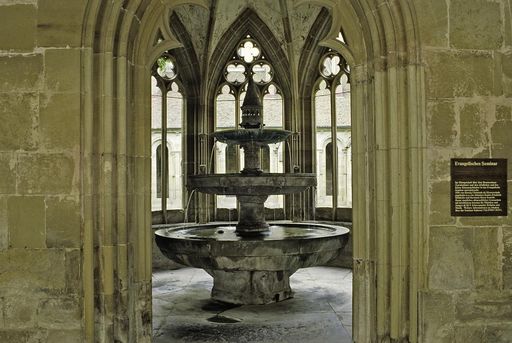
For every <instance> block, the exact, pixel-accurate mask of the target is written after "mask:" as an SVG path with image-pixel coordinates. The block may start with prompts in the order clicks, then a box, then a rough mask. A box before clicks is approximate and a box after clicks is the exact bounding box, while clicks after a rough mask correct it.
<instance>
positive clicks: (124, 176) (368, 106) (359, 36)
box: [81, 0, 426, 342]
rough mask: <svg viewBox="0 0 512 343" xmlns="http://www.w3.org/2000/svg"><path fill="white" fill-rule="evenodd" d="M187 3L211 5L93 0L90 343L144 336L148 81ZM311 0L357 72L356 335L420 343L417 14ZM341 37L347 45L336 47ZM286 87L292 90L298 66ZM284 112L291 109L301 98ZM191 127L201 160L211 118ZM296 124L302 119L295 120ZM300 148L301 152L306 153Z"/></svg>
mask: <svg viewBox="0 0 512 343" xmlns="http://www.w3.org/2000/svg"><path fill="white" fill-rule="evenodd" d="M183 4H195V5H198V6H204V7H206V8H208V6H209V5H210V2H209V1H206V0H204V1H202V0H188V1H187V0H167V1H143V0H134V1H130V2H126V3H125V2H103V1H100V0H90V1H89V2H88V7H87V13H86V17H85V18H84V26H83V27H84V31H83V53H82V65H83V72H82V90H83V102H82V123H81V124H82V125H81V127H82V132H81V134H82V137H83V138H82V145H81V156H82V159H81V164H82V170H83V172H82V173H83V180H84V182H83V184H82V189H81V192H82V195H83V202H82V203H83V209H82V210H83V217H84V224H83V225H84V247H83V249H84V266H83V275H84V277H83V279H84V285H83V287H84V314H85V331H86V333H87V337H88V339H89V340H91V341H92V340H93V338H94V339H95V340H96V341H100V342H112V341H114V339H118V340H121V341H123V340H125V341H127V340H128V339H129V340H132V341H141V342H143V341H149V340H150V337H151V311H150V307H151V305H150V304H151V286H150V280H151V242H152V236H151V231H150V230H149V227H150V225H151V216H150V213H151V211H150V204H151V201H150V190H149V188H148V184H149V180H150V170H151V169H150V161H149V160H150V156H151V147H150V139H149V137H148V135H149V133H150V126H151V123H150V120H149V119H148V116H147V115H146V114H147V113H148V108H149V103H148V100H147V99H149V98H150V94H148V92H149V91H150V87H148V84H147V83H148V82H149V81H148V78H147V75H149V70H150V68H151V65H152V63H153V61H154V60H155V59H156V58H157V57H158V55H159V54H160V53H161V52H162V51H165V50H170V49H173V48H175V47H178V46H180V43H179V42H178V41H177V40H176V39H175V38H174V36H173V34H172V33H171V32H169V30H168V28H169V25H168V22H167V21H168V20H169V15H168V13H169V11H171V10H172V8H173V7H175V6H180V5H183ZM308 4H316V5H319V6H323V7H325V8H327V9H328V10H329V11H330V13H331V15H332V22H331V26H330V28H329V32H328V33H327V35H326V36H325V38H323V39H322V40H321V41H320V42H319V44H321V45H323V46H326V47H329V48H331V49H332V50H333V51H336V52H339V53H340V54H342V55H343V56H344V58H345V59H346V60H347V62H348V63H349V65H350V66H351V75H352V79H351V94H352V95H351V97H352V130H353V131H352V132H353V133H352V141H353V143H352V151H353V168H354V170H355V171H356V172H355V173H353V175H354V177H353V185H354V186H353V208H354V212H353V223H354V236H353V241H354V246H353V250H354V339H355V340H356V341H358V342H372V341H376V340H385V339H389V340H397V341H398V340H401V339H402V340H405V339H408V340H409V341H411V342H416V341H417V340H418V337H419V334H418V313H419V310H418V306H419V305H418V300H417V299H418V292H419V290H420V289H421V288H422V287H423V276H424V272H423V266H424V265H425V263H424V252H423V245H422V244H421V243H422V242H423V239H424V230H425V224H424V220H425V219H424V218H423V215H424V213H425V210H424V209H425V206H426V202H425V195H426V189H425V178H424V177H423V175H424V152H423V151H424V147H425V142H424V139H425V137H424V132H425V123H424V115H423V113H424V100H423V97H422V87H423V83H424V81H423V67H422V66H421V61H420V54H419V51H418V45H417V44H416V43H415V42H416V41H417V40H418V34H417V31H416V22H415V14H414V9H413V7H412V5H411V4H409V3H407V2H395V3H393V4H388V3H384V4H380V5H378V4H374V3H373V2H372V1H369V0H360V1H349V0H343V1H330V0H299V1H296V2H294V6H303V5H308ZM340 29H341V30H342V31H343V33H344V36H345V38H346V42H347V43H348V44H345V43H343V42H340V41H339V40H337V39H336V37H337V36H338V34H339V32H340ZM295 63H298V61H297V62H295ZM290 79H291V82H292V85H291V89H292V90H293V92H295V93H296V94H297V93H298V88H299V80H300V77H299V70H298V68H297V64H294V65H292V67H291V77H290ZM207 86H208V85H207ZM199 96H200V97H202V96H204V94H203V95H199ZM198 103H202V102H201V101H199V102H198ZM202 104H203V106H204V103H202ZM290 106H291V109H292V110H295V109H297V108H299V107H300V104H298V103H292V104H290ZM197 113H198V114H200V113H206V112H205V111H204V110H199V111H197ZM189 119H190V120H193V121H194V122H195V123H196V128H197V131H196V133H197V134H198V135H197V137H198V138H197V139H195V140H193V141H192V144H190V145H189V146H187V149H188V151H190V152H191V153H192V154H197V155H204V154H205V151H206V149H204V148H201V136H200V135H199V134H200V133H204V132H208V131H209V128H208V121H207V120H206V118H204V117H203V116H201V115H198V116H197V117H195V118H189ZM299 122H300V119H299V118H296V119H294V121H293V122H292V123H290V124H291V126H292V127H297V126H298V125H299ZM297 144H298V145H299V149H297V151H303V150H301V149H300V144H301V143H300V142H297ZM201 158H204V160H206V159H207V156H203V157H201ZM302 158H303V161H306V160H307V157H306V156H303V157H302ZM187 167H188V168H190V172H191V173H192V172H197V171H196V170H194V168H196V167H195V166H187ZM201 201H206V200H205V199H203V200H201ZM203 215H204V216H206V217H207V215H208V214H207V213H204V214H203Z"/></svg>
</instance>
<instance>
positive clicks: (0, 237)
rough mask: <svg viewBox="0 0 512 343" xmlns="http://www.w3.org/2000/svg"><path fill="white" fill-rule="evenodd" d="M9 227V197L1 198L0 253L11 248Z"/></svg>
mask: <svg viewBox="0 0 512 343" xmlns="http://www.w3.org/2000/svg"><path fill="white" fill-rule="evenodd" d="M7 225H8V221H7V197H6V196H0V252H1V251H3V250H5V249H7V248H8V247H9V227H8V226H7Z"/></svg>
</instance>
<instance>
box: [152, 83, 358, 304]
mask: <svg viewBox="0 0 512 343" xmlns="http://www.w3.org/2000/svg"><path fill="white" fill-rule="evenodd" d="M249 79H250V80H249V84H248V87H247V95H246V97H245V100H244V104H243V105H242V122H241V124H240V126H241V127H242V129H234V130H223V131H217V132H214V133H213V134H212V135H213V137H215V139H217V140H218V141H220V142H223V143H227V144H239V145H240V146H241V147H242V149H243V150H244V154H245V166H244V169H243V170H242V171H241V172H240V173H236V174H210V175H194V176H190V177H189V179H188V185H187V187H188V188H189V190H197V191H199V192H203V193H208V194H221V195H236V197H237V200H238V203H239V220H238V224H236V226H234V225H232V224H229V223H224V224H223V223H212V224H202V225H189V226H182V227H169V228H162V229H159V230H157V231H156V232H155V239H156V243H157V245H158V247H159V248H160V250H161V251H162V253H163V254H164V255H165V256H167V257H168V258H170V259H171V260H173V261H176V262H178V263H181V264H184V265H188V266H192V267H196V268H202V269H204V270H206V271H207V272H208V273H209V274H210V275H211V276H213V289H212V293H211V296H212V298H213V299H214V300H218V301H223V302H228V303H233V304H267V303H271V302H276V301H281V300H284V299H288V298H290V297H292V296H293V292H292V290H291V288H290V276H291V275H292V274H293V273H294V272H295V271H296V270H297V269H299V268H304V267H311V266H316V265H321V264H325V263H327V262H328V261H329V260H331V259H333V258H335V257H336V256H337V255H338V254H339V253H340V252H341V250H342V248H343V247H344V246H345V244H346V242H347V240H348V235H347V234H348V232H349V230H348V229H346V228H344V227H341V226H334V225H326V224H318V223H296V222H284V223H281V222H280V223H274V224H272V223H271V224H269V223H267V222H266V221H265V207H264V204H265V201H266V200H267V198H268V196H269V195H274V194H292V193H299V192H302V191H304V190H306V189H308V188H310V187H313V186H316V176H315V174H305V173H293V174H289V173H279V174H278V173H264V172H263V171H262V170H261V168H260V158H259V152H260V148H261V147H262V146H265V145H267V144H272V143H277V142H282V141H284V140H286V139H287V138H288V136H289V135H290V134H291V132H290V131H287V130H279V129H264V128H263V125H262V120H261V119H262V118H261V110H262V105H261V102H260V97H259V95H258V89H257V87H256V85H255V84H254V82H253V81H252V78H249Z"/></svg>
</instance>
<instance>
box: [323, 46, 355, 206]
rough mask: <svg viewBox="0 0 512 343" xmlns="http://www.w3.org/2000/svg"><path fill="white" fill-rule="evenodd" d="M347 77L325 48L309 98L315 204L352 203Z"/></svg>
mask: <svg viewBox="0 0 512 343" xmlns="http://www.w3.org/2000/svg"><path fill="white" fill-rule="evenodd" d="M349 79H350V69H349V67H348V65H347V64H346V62H345V60H344V59H343V57H342V56H341V55H339V54H337V53H335V52H332V51H329V52H328V53H326V54H325V55H324V56H323V57H322V58H321V59H320V63H319V77H318V79H317V83H316V87H315V89H314V97H313V98H314V107H313V108H314V114H315V128H316V132H315V141H316V150H317V151H316V169H317V175H318V187H317V196H316V207H331V208H338V207H351V206H352V200H351V199H352V189H351V144H350V138H351V132H350V130H351V127H350V125H351V124H350V81H349ZM322 142H326V143H322ZM333 142H337V143H336V144H333Z"/></svg>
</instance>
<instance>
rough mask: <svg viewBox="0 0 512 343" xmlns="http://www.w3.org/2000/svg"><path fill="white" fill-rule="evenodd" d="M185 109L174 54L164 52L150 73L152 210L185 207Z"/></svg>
mask: <svg viewBox="0 0 512 343" xmlns="http://www.w3.org/2000/svg"><path fill="white" fill-rule="evenodd" d="M183 111H184V97H183V92H182V89H181V86H180V84H179V74H178V68H177V66H176V63H175V61H174V59H173V57H172V56H171V55H170V54H167V53H164V54H163V55H162V56H161V57H160V58H158V60H157V61H156V62H155V65H154V66H153V69H152V76H151V141H152V150H153V151H152V161H153V162H152V183H151V184H152V189H151V193H152V197H151V205H152V209H153V211H160V210H164V209H165V211H167V210H174V209H182V208H183V199H182V197H183V171H182V155H183V154H182V140H183V125H182V119H183ZM162 146H164V147H165V148H164V149H163V148H162Z"/></svg>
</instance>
